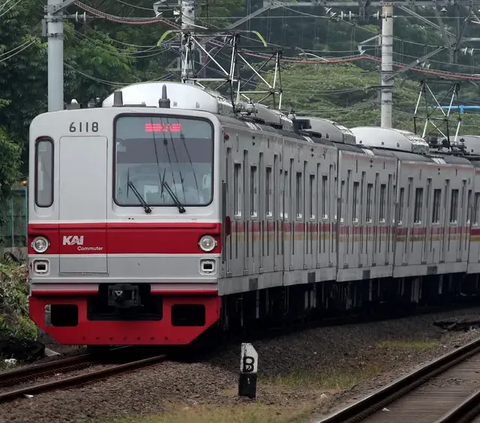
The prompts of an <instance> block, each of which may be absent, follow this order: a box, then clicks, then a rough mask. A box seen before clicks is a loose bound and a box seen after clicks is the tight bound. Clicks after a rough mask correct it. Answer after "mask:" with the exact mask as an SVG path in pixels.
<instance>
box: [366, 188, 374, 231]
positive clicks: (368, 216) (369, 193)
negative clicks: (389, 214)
mask: <svg viewBox="0 0 480 423" xmlns="http://www.w3.org/2000/svg"><path fill="white" fill-rule="evenodd" d="M372 194H373V184H368V185H367V212H366V219H367V222H371V221H372Z"/></svg>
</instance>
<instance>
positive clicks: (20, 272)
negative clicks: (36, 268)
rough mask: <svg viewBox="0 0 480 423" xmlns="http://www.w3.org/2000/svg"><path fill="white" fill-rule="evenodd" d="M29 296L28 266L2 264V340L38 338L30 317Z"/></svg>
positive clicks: (0, 311) (0, 298)
mask: <svg viewBox="0 0 480 423" xmlns="http://www.w3.org/2000/svg"><path fill="white" fill-rule="evenodd" d="M28 294H29V284H28V267H27V265H26V264H18V263H15V264H0V338H7V337H15V338H27V339H34V338H35V337H36V327H35V324H34V323H33V322H32V321H31V320H30V317H29V315H28Z"/></svg>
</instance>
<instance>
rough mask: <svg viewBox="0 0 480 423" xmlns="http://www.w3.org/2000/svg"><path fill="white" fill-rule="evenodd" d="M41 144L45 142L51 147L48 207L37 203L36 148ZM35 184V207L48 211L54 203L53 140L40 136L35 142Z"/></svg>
mask: <svg viewBox="0 0 480 423" xmlns="http://www.w3.org/2000/svg"><path fill="white" fill-rule="evenodd" d="M41 142H47V143H49V144H51V146H52V168H51V170H52V176H51V181H50V189H51V196H50V197H51V198H50V203H49V204H48V205H42V204H39V203H38V153H39V152H38V146H39V144H40V143H41ZM34 167H35V170H34V172H35V183H34V191H35V192H34V197H35V206H36V207H40V208H42V209H48V208H50V207H52V206H53V203H54V202H55V190H54V188H55V187H54V181H55V143H54V142H53V139H52V138H50V137H48V136H41V137H38V138H37V139H36V140H35V166H34Z"/></svg>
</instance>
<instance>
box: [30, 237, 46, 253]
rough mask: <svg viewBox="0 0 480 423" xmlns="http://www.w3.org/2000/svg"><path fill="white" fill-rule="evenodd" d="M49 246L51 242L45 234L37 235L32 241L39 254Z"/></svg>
mask: <svg viewBox="0 0 480 423" xmlns="http://www.w3.org/2000/svg"><path fill="white" fill-rule="evenodd" d="M49 246H50V242H49V241H48V239H47V238H45V237H44V236H37V237H36V238H35V239H34V240H33V242H32V248H33V250H34V251H35V252H36V253H38V254H42V253H44V252H45V251H47V250H48V247H49Z"/></svg>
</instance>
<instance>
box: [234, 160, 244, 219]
mask: <svg viewBox="0 0 480 423" xmlns="http://www.w3.org/2000/svg"><path fill="white" fill-rule="evenodd" d="M241 171H242V165H241V164H240V163H235V166H234V170H233V195H234V197H233V198H234V203H235V204H234V209H235V216H241V215H242V188H241V187H240V178H241Z"/></svg>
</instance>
